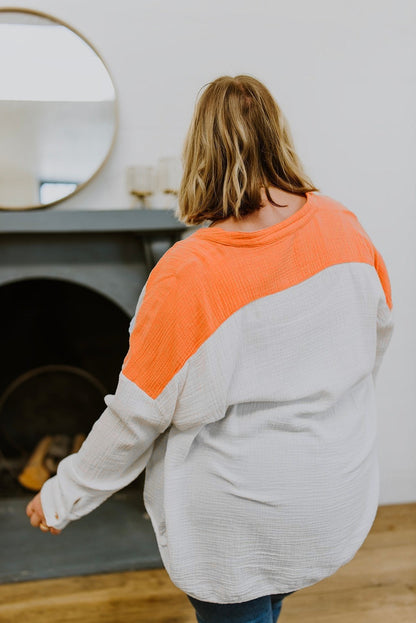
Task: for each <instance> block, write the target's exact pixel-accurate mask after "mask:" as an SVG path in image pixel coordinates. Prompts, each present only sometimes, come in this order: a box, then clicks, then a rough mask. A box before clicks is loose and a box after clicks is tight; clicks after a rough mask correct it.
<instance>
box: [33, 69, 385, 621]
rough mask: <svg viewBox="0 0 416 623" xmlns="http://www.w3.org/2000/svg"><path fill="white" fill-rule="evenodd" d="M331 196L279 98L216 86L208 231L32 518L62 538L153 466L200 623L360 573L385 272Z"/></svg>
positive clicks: (165, 267) (204, 148) (205, 186)
mask: <svg viewBox="0 0 416 623" xmlns="http://www.w3.org/2000/svg"><path fill="white" fill-rule="evenodd" d="M316 190H317V189H316V188H315V187H314V186H313V184H312V183H311V182H310V181H309V179H308V178H307V177H306V175H305V174H304V172H303V170H302V166H301V163H300V161H299V159H298V157H297V155H296V153H295V150H294V147H293V144H292V140H291V138H290V134H289V131H288V127H287V124H286V122H285V119H284V117H283V115H282V113H281V111H280V109H279V107H278V105H277V104H276V102H275V101H274V100H273V97H272V96H271V94H270V93H269V91H268V90H267V89H266V87H265V86H264V85H263V84H261V83H260V82H259V81H257V80H255V79H254V78H251V77H249V76H237V77H236V78H231V77H222V78H219V79H217V80H215V81H214V82H212V83H211V84H209V85H208V86H207V88H206V89H205V90H204V92H203V94H202V96H201V97H200V99H199V101H198V103H197V106H196V109H195V114H194V118H193V121H192V123H191V127H190V130H189V133H188V136H187V139H186V143H185V149H184V175H183V179H182V184H181V189H180V194H179V211H178V217H179V218H180V219H181V220H182V221H183V222H185V223H187V224H198V223H206V221H210V225H209V227H202V228H199V229H197V230H196V231H194V232H193V233H192V234H191V235H189V236H188V237H187V238H185V239H184V240H181V241H179V242H177V243H176V244H175V245H174V246H173V247H172V248H171V249H169V250H168V251H167V252H166V253H165V255H164V256H163V257H162V258H161V260H160V261H159V262H158V264H157V265H156V267H155V268H154V269H153V271H152V272H151V274H150V276H149V278H148V280H147V282H146V284H145V287H144V288H143V290H142V292H141V295H140V298H139V302H138V306H137V310H136V314H135V317H134V319H133V321H132V325H131V327H132V328H131V335H130V347H129V351H128V353H127V356H126V358H125V360H124V363H123V367H122V370H121V373H120V378H119V384H118V387H117V389H116V392H115V394H114V395H110V396H107V397H106V399H105V401H106V405H107V408H106V409H105V411H104V412H103V414H102V415H101V417H100V418H99V419H98V420H97V422H96V423H95V424H94V426H93V428H92V430H91V432H90V434H89V435H88V437H87V439H86V440H85V442H84V444H83V446H82V447H81V449H80V450H79V452H78V453H76V454H72V455H70V456H69V457H67V458H65V459H64V460H63V461H61V463H60V464H59V468H58V473H57V475H56V476H55V477H53V478H51V479H49V480H48V481H47V482H46V483H45V484H44V486H43V487H42V490H41V492H40V494H38V496H36V497H35V498H34V500H33V501H32V502H31V503H30V504H29V505H28V507H27V513H28V515H29V516H30V517H31V523H32V525H34V526H40V527H41V529H44V530H49V531H50V532H52V533H54V534H55V533H58V532H59V531H60V530H62V529H63V528H64V527H65V526H66V525H67V524H68V523H69V522H70V521H72V520H74V519H78V518H79V517H81V516H83V515H85V514H86V513H89V512H90V511H92V510H93V509H94V508H96V507H97V506H98V505H99V504H101V503H102V502H104V500H105V499H107V498H108V497H109V496H110V495H112V494H113V493H114V492H115V491H117V490H119V489H121V488H123V487H125V486H126V485H127V484H129V483H130V482H131V481H132V480H133V479H135V478H136V477H137V476H138V475H139V474H140V473H141V472H142V471H143V469H144V468H145V467H146V481H145V489H144V502H145V506H146V510H147V512H148V513H149V516H150V518H151V521H152V525H153V528H154V530H155V534H156V538H157V542H158V546H159V550H160V553H161V557H162V559H163V562H164V565H165V567H166V569H167V571H168V573H169V575H170V577H171V579H172V581H173V582H174V583H175V584H176V585H177V586H178V587H179V588H180V589H182V590H183V591H184V592H185V593H186V594H187V596H188V598H189V600H190V601H191V603H192V605H193V606H194V607H195V610H196V615H197V619H198V621H199V622H200V623H202V622H203V623H211V622H215V623H223V622H224V623H225V622H227V623H232V622H238V623H248V622H250V621H254V620H255V621H256V622H257V621H258V622H261V623H266V622H267V623H271V622H272V621H276V620H277V617H278V616H279V612H280V608H281V604H282V599H283V598H284V597H285V596H287V595H288V594H290V593H293V592H294V591H297V590H299V589H301V588H304V587H306V586H310V585H312V584H315V583H316V582H319V581H320V580H322V579H323V578H326V577H328V576H329V575H331V574H333V573H334V572H335V571H336V570H337V569H338V568H339V567H340V566H342V565H344V564H346V563H347V562H348V561H350V560H351V559H352V558H353V556H354V555H355V553H356V552H357V551H358V549H359V548H360V546H361V545H362V543H363V542H364V540H365V538H366V536H367V534H368V532H369V530H370V528H371V525H372V523H373V521H374V517H375V514H376V511H377V506H378V493H379V481H378V464H377V456H376V406H375V389H374V384H375V379H376V375H377V372H378V369H379V366H380V363H381V360H382V357H383V354H384V352H385V350H386V348H387V346H388V343H389V341H390V337H391V334H392V330H393V311H392V301H391V290H390V283H389V277H388V274H387V271H386V267H385V264H384V262H383V259H382V257H381V255H380V253H379V252H378V251H377V249H376V248H375V247H374V245H373V243H372V242H371V240H370V238H369V236H368V235H367V234H366V232H365V231H364V230H363V228H362V227H361V225H360V223H359V221H358V220H357V218H356V216H355V215H354V214H353V213H352V212H351V211H349V210H348V209H347V208H345V207H344V206H343V205H341V204H340V203H337V202H336V201H334V200H333V199H330V198H328V197H325V196H320V195H317V194H316V192H315V191H316Z"/></svg>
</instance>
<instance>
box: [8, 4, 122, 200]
mask: <svg viewBox="0 0 416 623" xmlns="http://www.w3.org/2000/svg"><path fill="white" fill-rule="evenodd" d="M0 13H26V14H30V15H36V16H37V17H44V18H46V19H48V20H49V21H51V22H55V23H56V24H59V25H60V26H65V28H68V30H71V31H72V32H73V33H75V34H76V35H77V36H78V37H80V39H82V40H83V41H84V42H85V43H86V44H87V45H89V47H90V48H91V49H92V50H93V52H95V54H96V55H97V56H98V58H99V59H100V61H101V62H102V64H103V65H104V67H105V69H106V70H107V73H108V76H109V78H110V80H111V84H112V85H113V89H114V96H115V97H114V131H113V136H112V138H111V142H110V145H109V147H108V150H107V153H106V154H105V156H104V158H103V160H102V161H101V163H100V165H99V167H98V168H97V169H96V170H95V171H94V173H93V174H92V175H90V177H89V178H88V179H86V180H85V181H84V182H82V183H81V184H79V185H78V186H77V187H76V189H75V190H74V191H72V192H71V193H69V194H68V195H65V197H61V198H60V199H56V200H55V201H51V202H50V203H44V204H38V205H33V206H32V205H31V206H17V207H7V206H2V205H1V204H0V211H2V210H4V211H8V212H19V211H22V212H23V211H26V210H43V209H47V208H50V207H52V206H55V205H56V204H58V203H62V202H63V201H65V200H66V199H69V198H70V197H73V196H74V195H76V194H77V193H78V192H79V191H80V190H82V189H83V188H84V187H85V186H86V185H87V184H89V183H90V182H91V180H93V179H94V178H95V177H96V176H97V175H98V174H99V173H100V172H101V171H102V169H103V168H104V166H105V165H106V163H107V161H108V159H109V157H110V155H111V152H112V151H113V147H114V144H115V141H116V137H117V132H118V128H119V102H118V93H117V89H116V85H115V83H114V79H113V76H112V74H111V72H110V70H109V68H108V66H107V64H106V62H105V61H104V59H103V57H102V56H101V54H100V53H99V52H98V50H97V49H96V48H95V47H94V46H93V44H92V43H91V42H90V41H89V40H88V39H87V38H86V37H84V35H82V34H81V33H80V32H79V31H78V30H77V29H76V28H74V27H73V26H70V25H69V24H67V23H66V22H64V21H63V20H61V19H59V18H57V17H55V16H53V15H49V14H48V13H44V12H43V11H37V10H35V9H25V8H23V7H0Z"/></svg>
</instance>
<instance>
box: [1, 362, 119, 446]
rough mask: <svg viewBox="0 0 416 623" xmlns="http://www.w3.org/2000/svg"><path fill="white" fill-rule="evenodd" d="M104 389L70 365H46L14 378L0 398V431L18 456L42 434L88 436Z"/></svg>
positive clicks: (96, 416) (98, 413)
mask: <svg viewBox="0 0 416 623" xmlns="http://www.w3.org/2000/svg"><path fill="white" fill-rule="evenodd" d="M107 393H108V392H107V391H106V389H105V387H104V386H103V385H102V384H101V383H100V381H99V380H98V379H96V378H95V377H94V376H93V375H91V374H90V373H89V372H87V371H85V370H82V369H80V368H77V367H74V366H67V365H47V366H41V367H38V368H34V369H33V370H30V371H29V372H25V373H24V374H22V375H21V376H19V377H18V378H17V379H15V380H14V381H13V382H12V383H11V384H10V385H9V386H8V387H7V389H6V391H5V392H4V393H3V395H2V396H1V398H0V432H1V435H2V436H3V437H4V438H5V440H6V441H7V442H8V443H9V444H10V445H11V446H12V447H14V448H15V449H16V450H18V451H19V452H21V453H24V454H28V453H30V452H31V451H32V450H33V448H34V447H35V446H36V444H37V443H38V442H39V440H40V439H41V438H42V437H44V436H45V435H58V434H64V435H70V436H71V437H72V436H74V435H76V434H77V433H84V434H88V432H89V431H90V429H91V427H92V425H93V424H94V422H95V421H96V420H97V418H98V417H99V416H100V415H101V413H102V411H103V409H104V408H105V403H104V396H105V395H106V394H107Z"/></svg>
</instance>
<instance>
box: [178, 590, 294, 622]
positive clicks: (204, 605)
mask: <svg viewBox="0 0 416 623" xmlns="http://www.w3.org/2000/svg"><path fill="white" fill-rule="evenodd" d="M294 592H295V591H291V592H290V593H283V594H282V595H266V596H265V597H258V598H257V599H251V600H250V601H243V602H241V603H238V604H214V603H211V602H209V601H199V599H195V597H190V596H189V595H187V597H188V599H189V601H190V602H191V604H192V605H193V607H194V608H195V612H196V618H197V621H198V623H276V621H277V619H278V618H279V614H280V610H281V609H282V600H283V599H284V598H285V597H287V596H288V595H291V594H292V593H294Z"/></svg>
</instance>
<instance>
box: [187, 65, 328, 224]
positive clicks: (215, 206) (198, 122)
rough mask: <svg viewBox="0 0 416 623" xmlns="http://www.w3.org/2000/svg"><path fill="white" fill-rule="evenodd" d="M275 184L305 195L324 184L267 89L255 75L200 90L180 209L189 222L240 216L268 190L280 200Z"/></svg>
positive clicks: (257, 204)
mask: <svg viewBox="0 0 416 623" xmlns="http://www.w3.org/2000/svg"><path fill="white" fill-rule="evenodd" d="M269 187H275V188H279V189H281V190H284V191H287V192H289V193H293V194H298V195H299V194H300V195H303V194H305V193H306V192H309V191H314V190H318V189H317V188H315V186H314V185H313V184H312V182H311V181H310V179H309V178H308V177H307V176H306V175H305V173H304V171H303V167H302V164H301V162H300V160H299V158H298V156H297V155H296V152H295V148H294V145H293V141H292V137H291V135H290V130H289V127H288V124H287V121H286V119H285V117H284V115H283V113H282V111H281V110H280V108H279V106H278V104H277V103H276V101H275V100H274V99H273V97H272V95H271V93H270V92H269V91H268V90H267V88H266V87H265V86H264V85H263V84H262V83H261V82H259V80H256V78H253V77H251V76H246V75H240V76H236V77H234V78H233V77H231V76H222V77H220V78H217V79H216V80H214V81H213V82H211V83H210V84H208V85H206V87H205V89H204V90H203V92H202V94H201V95H200V97H199V99H198V101H197V104H196V107H195V111H194V115H193V118H192V121H191V125H190V127H189V130H188V134H187V136H186V139H185V145H184V150H183V176H182V181H181V185H180V189H179V206H178V209H177V212H176V216H177V217H178V219H179V220H180V221H182V222H184V223H186V224H188V225H195V224H198V223H202V222H203V221H205V220H211V221H215V220H219V219H224V218H227V217H230V216H233V217H235V218H237V219H239V218H241V217H243V216H245V215H247V214H250V213H252V212H255V211H256V210H258V209H260V208H261V207H262V197H261V190H262V189H264V191H265V193H266V196H267V199H268V200H269V201H270V202H271V203H272V204H273V205H276V206H279V204H276V203H275V202H274V201H273V200H272V198H271V196H270V193H269V190H268V188H269ZM279 207H280V206H279Z"/></svg>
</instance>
